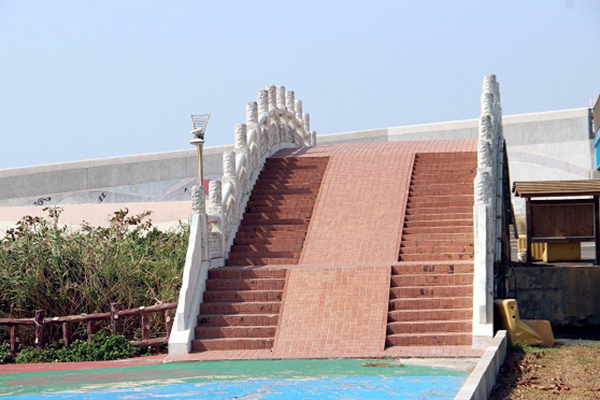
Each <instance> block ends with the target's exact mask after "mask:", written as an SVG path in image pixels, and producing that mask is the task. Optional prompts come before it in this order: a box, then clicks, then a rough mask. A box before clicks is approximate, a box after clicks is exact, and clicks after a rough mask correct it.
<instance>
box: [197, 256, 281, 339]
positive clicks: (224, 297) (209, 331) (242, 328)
mask: <svg viewBox="0 0 600 400" xmlns="http://www.w3.org/2000/svg"><path fill="white" fill-rule="evenodd" d="M285 275H286V270H285V268H275V267H271V268H269V267H245V268H243V267H242V268H240V267H234V268H232V267H222V268H215V269H212V270H210V271H209V272H208V280H207V281H206V291H205V292H204V302H203V303H202V304H201V305H200V315H199V316H198V326H197V327H196V331H195V339H194V341H193V342H192V350H193V351H205V350H241V349H270V348H272V347H273V338H274V337H275V329H276V327H277V319H278V315H279V308H280V305H281V297H282V295H283V289H284V286H285Z"/></svg>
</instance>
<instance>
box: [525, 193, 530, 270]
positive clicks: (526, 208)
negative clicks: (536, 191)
mask: <svg viewBox="0 0 600 400" xmlns="http://www.w3.org/2000/svg"><path fill="white" fill-rule="evenodd" d="M525 216H526V221H525V222H526V223H527V240H526V243H525V246H526V248H527V264H531V199H530V198H529V197H527V198H526V199H525Z"/></svg>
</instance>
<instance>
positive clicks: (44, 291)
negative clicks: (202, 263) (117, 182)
mask: <svg viewBox="0 0 600 400" xmlns="http://www.w3.org/2000/svg"><path fill="white" fill-rule="evenodd" d="M46 210H47V211H48V213H49V218H47V219H45V218H40V217H31V216H25V217H23V218H22V219H21V220H20V221H19V222H18V223H17V227H16V229H12V230H8V231H7V234H6V236H5V237H4V238H2V239H0V288H2V290H1V291H0V318H8V317H12V318H31V317H32V316H33V313H34V312H35V310H44V311H45V312H46V315H47V316H65V315H76V314H81V313H87V314H91V313H98V312H106V311H108V310H110V304H111V303H113V302H118V303H120V304H121V308H122V309H129V308H136V307H140V306H148V305H152V304H157V303H166V302H172V301H176V300H177V296H178V294H179V288H180V286H181V279H182V271H183V265H184V263H185V255H186V251H187V242H188V237H189V226H188V225H187V224H180V226H179V227H178V228H177V229H174V230H170V231H168V232H161V231H160V230H158V229H156V228H155V227H153V226H152V222H151V220H148V218H147V217H148V216H149V214H150V212H145V213H142V214H140V215H135V216H130V215H129V212H128V211H127V209H125V210H120V211H117V212H115V213H114V216H113V217H112V218H111V220H110V226H109V227H92V226H90V225H88V224H86V223H83V224H82V225H81V226H80V227H79V228H78V229H72V230H69V229H67V228H66V227H65V226H61V225H60V224H59V218H60V213H61V211H62V209H60V208H58V207H54V208H47V209H46ZM155 326H156V329H158V324H155ZM125 328H127V326H125ZM77 329H79V330H80V332H79V335H80V336H81V337H82V332H83V327H79V328H77ZM150 329H151V333H152V330H153V326H150ZM129 333H130V332H129ZM129 333H128V334H129ZM76 337H77V332H76Z"/></svg>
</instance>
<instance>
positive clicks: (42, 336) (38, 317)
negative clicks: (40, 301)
mask: <svg viewBox="0 0 600 400" xmlns="http://www.w3.org/2000/svg"><path fill="white" fill-rule="evenodd" d="M45 316H46V315H45V313H44V311H43V310H37V311H36V312H35V317H34V318H33V320H34V322H35V347H37V348H38V349H39V350H41V349H43V348H44V345H45V344H46V327H45V326H44V317H45Z"/></svg>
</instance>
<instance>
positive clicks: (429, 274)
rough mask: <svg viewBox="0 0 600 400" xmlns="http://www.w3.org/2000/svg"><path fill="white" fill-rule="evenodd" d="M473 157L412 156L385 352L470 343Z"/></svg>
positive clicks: (474, 156) (474, 171)
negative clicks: (413, 158)
mask: <svg viewBox="0 0 600 400" xmlns="http://www.w3.org/2000/svg"><path fill="white" fill-rule="evenodd" d="M476 164H477V155H476V153H427V154H416V155H415V162H414V166H413V172H412V176H411V184H410V189H409V196H408V200H407V206H406V213H405V219H404V225H403V230H402V241H401V244H400V254H399V261H400V263H399V264H397V265H394V266H393V267H392V278H391V287H390V303H389V310H388V325H387V337H386V346H388V347H389V346H410V345H419V346H456V345H469V344H471V340H472V339H471V331H472V313H473V311H472V307H473V263H472V262H470V260H472V259H473V179H474V178H475V173H476Z"/></svg>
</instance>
